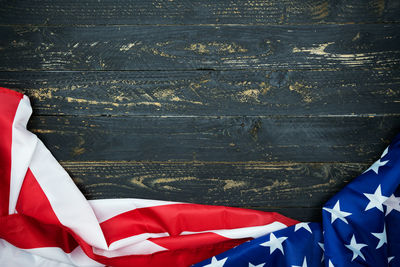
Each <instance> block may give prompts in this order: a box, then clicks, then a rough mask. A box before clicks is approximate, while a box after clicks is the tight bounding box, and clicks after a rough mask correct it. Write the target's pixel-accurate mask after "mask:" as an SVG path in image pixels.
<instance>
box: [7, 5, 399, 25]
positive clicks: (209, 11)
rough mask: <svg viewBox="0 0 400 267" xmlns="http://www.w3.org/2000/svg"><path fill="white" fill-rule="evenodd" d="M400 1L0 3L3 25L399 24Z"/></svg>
mask: <svg viewBox="0 0 400 267" xmlns="http://www.w3.org/2000/svg"><path fill="white" fill-rule="evenodd" d="M399 12H400V3H399V1H397V0H386V1H383V0H368V1H360V0H344V1H337V0H269V1H263V0H252V1H246V0H235V1H228V0H218V1H212V0H205V1H204V0H202V1H200V0H193V1H181V0H155V1H141V0H134V1H131V0H123V1H115V0H102V1H98V0H82V1H65V0H45V1H28V0H25V1H6V0H2V1H0V13H1V14H2V15H1V17H0V24H45V25H52V24H64V25H65V24H96V25H98V24H142V25H143V24H304V23H376V22H379V23H384V22H399V16H398V15H399Z"/></svg>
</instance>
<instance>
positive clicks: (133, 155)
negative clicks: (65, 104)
mask: <svg viewBox="0 0 400 267" xmlns="http://www.w3.org/2000/svg"><path fill="white" fill-rule="evenodd" d="M399 126H400V116H377V117H352V116H349V117H342V116H339V117H336V116H333V117H331V116H328V117H309V116H305V117H302V116H299V117H294V116H293V117H287V116H284V117H280V116H278V117H261V116H257V117H246V116H242V117H239V116H233V117H231V116H163V117H159V116H129V117H122V116H118V117H106V116H101V117H97V116H96V117H90V116H87V117H85V116H59V117H56V116H39V117H34V118H33V120H32V121H31V123H30V129H31V130H32V131H33V132H35V133H37V134H38V135H39V137H40V138H41V139H42V140H44V142H45V143H46V144H47V145H48V147H49V148H50V150H51V151H52V152H53V153H54V155H55V156H56V158H57V159H59V160H79V161H81V160H85V161H87V160H88V161H97V160H99V161H101V160H150V161H151V160H159V161H167V160H172V161H192V160H200V161H299V162H316V161H318V162H366V161H371V160H373V159H374V158H376V157H377V156H378V155H379V154H380V153H381V151H383V150H384V149H385V147H386V146H387V145H388V143H389V142H390V140H391V139H392V138H393V137H394V136H395V135H396V133H398V132H399V130H400V128H399Z"/></svg>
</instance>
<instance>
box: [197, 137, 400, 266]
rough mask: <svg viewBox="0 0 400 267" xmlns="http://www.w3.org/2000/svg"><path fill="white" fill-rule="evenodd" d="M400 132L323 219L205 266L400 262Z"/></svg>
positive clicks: (254, 242) (328, 205) (246, 246)
mask: <svg viewBox="0 0 400 267" xmlns="http://www.w3.org/2000/svg"><path fill="white" fill-rule="evenodd" d="M399 184H400V135H398V136H397V137H396V138H395V139H394V140H393V142H392V143H391V144H390V145H389V147H388V148H386V149H385V151H384V152H383V154H382V156H381V158H380V159H379V160H377V161H376V162H375V163H374V164H373V165H372V166H371V167H369V168H368V169H367V170H366V171H365V172H364V173H363V174H361V175H360V176H359V177H357V178H356V179H354V180H353V181H352V182H351V183H350V184H348V185H347V186H346V187H345V188H344V189H342V190H341V191H340V192H339V193H338V194H336V195H335V196H334V197H333V198H331V199H330V200H329V201H328V202H327V203H326V204H325V206H324V207H323V209H322V224H321V223H304V222H303V223H298V224H296V225H294V226H291V227H287V228H284V229H281V230H278V231H276V232H273V233H270V234H267V235H265V236H262V237H259V238H256V239H254V240H251V241H248V242H246V243H244V244H242V245H239V246H237V247H235V248H233V249H231V250H229V251H226V252H224V253H222V254H219V255H217V256H214V257H212V258H209V259H207V260H205V261H202V262H200V263H198V264H196V265H195V266H196V267H200V266H209V267H211V266H219V267H222V266H223V267H229V266H238V267H239V266H245V267H255V266H257V267H267V266H292V267H293V266H300V267H307V266H327V267H333V266H337V267H340V266H374V267H378V266H400V227H399V225H400V187H399Z"/></svg>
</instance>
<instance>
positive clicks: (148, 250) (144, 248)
mask: <svg viewBox="0 0 400 267" xmlns="http://www.w3.org/2000/svg"><path fill="white" fill-rule="evenodd" d="M144 235H149V237H163V236H168V233H167V234H162V233H161V234H144ZM136 237H137V236H132V237H128V238H125V239H121V240H118V241H116V242H114V243H113V244H112V245H111V246H113V245H114V246H115V248H113V250H102V249H97V248H93V253H95V254H97V255H101V256H104V257H108V258H114V257H121V256H128V255H149V254H153V253H156V252H159V251H165V250H168V249H166V248H164V247H162V246H159V245H157V244H155V243H153V242H151V241H149V240H147V239H144V240H142V241H140V242H137V241H136V240H135V239H136ZM111 246H110V248H111Z"/></svg>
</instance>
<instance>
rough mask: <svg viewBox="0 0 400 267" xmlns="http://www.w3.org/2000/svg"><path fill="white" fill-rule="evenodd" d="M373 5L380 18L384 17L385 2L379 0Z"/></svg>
mask: <svg viewBox="0 0 400 267" xmlns="http://www.w3.org/2000/svg"><path fill="white" fill-rule="evenodd" d="M373 5H374V7H375V8H376V13H378V15H379V16H382V14H383V11H385V0H377V1H376V2H374V4H373Z"/></svg>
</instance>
